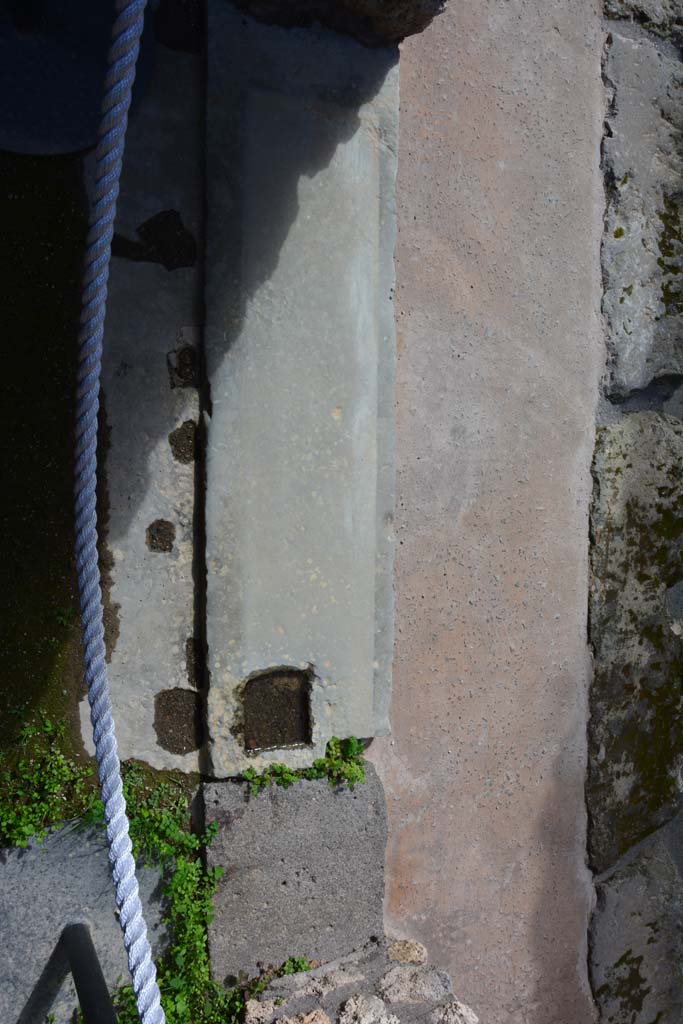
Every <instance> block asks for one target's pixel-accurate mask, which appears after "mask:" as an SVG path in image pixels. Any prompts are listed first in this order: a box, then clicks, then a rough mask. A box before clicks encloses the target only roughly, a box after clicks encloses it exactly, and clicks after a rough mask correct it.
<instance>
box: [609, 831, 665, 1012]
mask: <svg viewBox="0 0 683 1024" xmlns="http://www.w3.org/2000/svg"><path fill="white" fill-rule="evenodd" d="M596 892H597V906H596V909H595V913H594V915H593V920H592V922H591V943H590V944H591V951H592V961H593V962H592V976H593V991H594V993H595V1000H596V1003H597V1005H598V1009H599V1011H600V1019H601V1020H603V1021H611V1022H614V1024H631V1022H640V1021H647V1022H650V1021H657V1024H680V1021H681V1020H682V1019H683V975H682V974H681V972H680V971H679V970H678V969H677V965H679V964H680V963H681V959H682V958H683V927H682V925H683V818H681V816H680V815H679V816H678V818H677V819H675V820H674V821H672V822H671V823H670V824H669V825H667V826H665V828H663V829H661V830H660V831H659V832H658V833H657V834H656V835H654V836H652V837H650V838H649V839H647V840H646V841H645V843H643V845H642V847H641V848H639V850H638V852H637V853H636V854H635V856H634V857H633V858H631V859H628V860H627V861H626V862H625V863H624V864H623V865H622V866H620V867H619V868H618V869H617V870H616V871H615V872H614V873H613V874H611V875H610V876H609V877H608V878H606V879H603V880H602V881H599V882H598V884H597V886H596Z"/></svg>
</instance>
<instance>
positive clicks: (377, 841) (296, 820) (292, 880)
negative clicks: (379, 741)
mask: <svg viewBox="0 0 683 1024" xmlns="http://www.w3.org/2000/svg"><path fill="white" fill-rule="evenodd" d="M366 771H367V781H366V782H365V784H363V785H358V786H356V787H355V788H354V789H353V790H351V789H347V788H336V789H332V788H331V787H330V786H329V784H328V782H327V780H325V779H320V780H318V781H313V782H298V783H296V784H295V785H293V786H292V787H290V788H289V789H286V790H285V789H280V788H278V787H276V786H272V787H271V788H270V789H267V790H266V791H265V792H263V793H260V794H259V795H258V796H255V797H250V796H248V788H247V786H246V785H245V784H243V783H235V782H226V783H215V784H211V785H207V786H206V787H205V788H204V801H205V806H206V817H207V820H208V821H209V822H215V823H216V824H217V825H218V827H219V831H218V835H217V837H216V839H215V840H214V842H213V843H212V845H211V846H210V847H209V849H208V852H207V856H208V860H209V863H210V864H211V865H220V866H221V867H223V868H224V869H225V873H224V875H223V877H222V878H221V880H220V882H219V885H218V891H217V893H216V897H215V901H214V904H215V910H216V912H215V916H214V919H213V921H212V923H211V926H210V929H209V944H210V950H211V965H212V970H213V973H214V976H215V977H216V978H217V979H219V980H221V981H222V980H223V979H224V978H226V977H227V976H238V975H239V973H240V972H241V971H246V972H248V973H252V974H253V973H254V972H256V971H257V970H258V968H259V967H261V966H265V967H267V966H269V965H272V966H279V965H280V964H281V963H283V962H284V961H285V960H286V959H287V958H288V957H289V956H293V955H297V956H307V957H309V958H311V959H313V958H316V959H322V960H330V959H332V958H334V957H337V956H340V955H342V954H343V953H347V952H349V951H350V950H352V949H357V948H359V947H361V946H362V945H363V944H364V943H366V942H367V941H368V939H370V938H371V936H373V935H374V936H380V935H381V934H382V932H383V919H382V900H383V895H384V847H385V843H386V817H385V807H384V796H383V793H382V788H381V785H380V783H379V780H378V778H377V776H376V774H375V771H374V769H373V768H372V767H371V766H370V765H368V766H367V769H366Z"/></svg>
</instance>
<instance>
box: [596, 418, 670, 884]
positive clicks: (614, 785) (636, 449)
mask: <svg viewBox="0 0 683 1024" xmlns="http://www.w3.org/2000/svg"><path fill="white" fill-rule="evenodd" d="M595 476H596V480H597V487H596V494H595V499H594V504H593V510H592V528H593V548H592V569H593V583H592V593H591V598H590V619H591V635H592V641H593V646H594V654H595V676H594V681H593V687H592V691H591V720H590V729H589V775H588V785H587V799H588V808H589V814H590V818H591V829H590V835H589V846H590V856H591V861H592V865H593V867H594V869H595V870H597V871H599V872H600V871H604V870H606V869H607V868H608V867H610V866H611V865H612V864H614V863H615V862H616V860H617V859H618V858H619V857H620V856H621V855H622V854H624V853H625V852H626V851H627V850H628V849H629V848H630V847H631V846H632V845H633V844H634V843H636V842H637V841H638V840H640V839H642V838H643V837H644V836H646V835H648V834H649V833H650V832H652V831H653V830H654V829H656V828H658V827H659V826H660V825H662V824H664V823H665V822H666V821H668V820H669V819H670V818H671V817H672V815H674V814H675V813H676V811H677V809H678V808H679V807H680V806H681V782H680V779H681V770H682V769H683V701H682V697H681V669H682V667H683V640H682V634H683V614H682V613H681V602H680V601H679V594H680V581H681V579H682V578H683V505H682V504H681V485H682V483H683V479H682V478H683V423H681V421H680V420H677V419H674V418H673V417H669V416H664V415H661V414H659V413H655V412H642V413H633V414H631V415H629V416H627V417H625V418H624V419H622V420H621V422H619V423H617V424H614V425H612V426H610V427H607V428H603V429H602V430H601V431H600V432H599V435H598V443H597V450H596V458H595Z"/></svg>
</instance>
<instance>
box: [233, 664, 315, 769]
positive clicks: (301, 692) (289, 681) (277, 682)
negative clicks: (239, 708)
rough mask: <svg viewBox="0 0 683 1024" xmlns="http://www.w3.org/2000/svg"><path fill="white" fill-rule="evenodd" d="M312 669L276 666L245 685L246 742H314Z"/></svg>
mask: <svg viewBox="0 0 683 1024" xmlns="http://www.w3.org/2000/svg"><path fill="white" fill-rule="evenodd" d="M311 679H312V673H311V672H310V671H309V670H306V671H301V670H299V669H288V668H276V669H272V670H271V671H269V672H261V673H260V674H259V675H257V676H254V678H252V679H250V680H249V681H248V682H247V684H246V685H245V687H244V696H243V698H242V700H243V708H244V744H245V747H246V749H247V750H265V749H268V748H272V747H289V746H294V745H296V744H301V743H311V741H312V736H311Z"/></svg>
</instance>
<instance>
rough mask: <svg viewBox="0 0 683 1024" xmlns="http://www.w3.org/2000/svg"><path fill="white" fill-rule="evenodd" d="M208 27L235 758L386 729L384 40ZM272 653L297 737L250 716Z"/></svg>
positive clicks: (223, 544)
mask: <svg viewBox="0 0 683 1024" xmlns="http://www.w3.org/2000/svg"><path fill="white" fill-rule="evenodd" d="M208 40H209V43H208V46H209V53H208V102H207V189H208V207H207V214H208V216H207V288H206V334H205V337H206V362H207V372H208V378H209V385H210V398H211V415H210V417H209V418H208V427H207V433H208V445H207V482H206V485H207V492H206V535H207V638H208V658H209V662H208V667H209V672H210V690H209V700H208V727H209V735H210V758H211V765H212V771H213V773H214V774H215V775H216V776H217V777H229V776H232V775H234V774H236V773H237V772H239V771H240V770H242V769H243V768H244V767H246V766H247V765H251V766H256V767H259V766H263V765H264V764H267V763H268V762H271V761H274V760H277V761H286V762H287V763H289V764H290V765H292V766H299V765H303V764H306V763H309V762H310V761H311V759H312V758H313V757H316V756H319V755H320V754H322V753H323V751H324V749H325V744H326V742H327V740H328V739H329V737H330V736H332V735H335V734H336V735H340V736H345V735H350V734H355V735H357V736H362V737H371V736H374V735H377V734H380V733H383V732H386V731H387V730H388V713H387V707H388V698H389V686H390V663H391V650H392V586H391V568H392V510H393V453H392V444H393V374H394V320H393V308H392V290H393V282H394V269H393V249H394V238H395V217H394V180H395V171H396V142H397V126H398V63H397V60H398V50H397V49H396V48H394V47H391V48H387V49H374V50H373V49H368V48H365V47H363V46H361V45H360V44H358V43H356V42H354V41H352V40H350V39H347V38H344V37H342V36H340V35H337V34H335V33H333V32H331V31H328V30H325V29H321V28H314V29H301V30H298V29H297V30H294V29H284V28H278V27H272V26H266V25H262V24H259V23H257V22H255V21H253V20H251V19H250V18H248V17H244V16H242V15H239V14H237V13H236V12H234V11H233V10H231V9H230V8H229V6H228V5H227V4H225V3H221V2H218V0H217V2H215V3H210V4H209V32H208ZM273 670H277V671H278V672H279V673H280V674H283V673H284V674H285V675H287V673H290V674H291V673H292V672H294V671H301V672H302V673H304V677H305V684H306V686H307V687H310V695H309V698H308V699H310V708H309V709H307V711H308V719H309V720H308V723H307V724H306V727H305V729H304V731H303V732H302V733H301V734H300V735H299V734H297V736H298V738H297V739H296V740H295V741H294V742H290V741H289V740H288V741H287V742H285V740H283V736H285V733H282V732H278V730H277V727H276V726H277V723H275V726H274V729H273V732H272V734H269V733H268V730H267V728H266V734H267V735H266V739H265V740H264V739H263V738H262V737H261V736H258V737H256V738H254V737H252V736H251V735H249V723H248V722H245V715H244V708H243V697H244V688H245V685H246V684H247V683H248V682H249V681H250V680H254V679H256V680H257V682H256V683H255V684H252V685H255V686H257V687H258V686H260V682H259V681H258V680H259V676H260V674H263V673H268V672H269V671H273ZM258 692H260V691H257V703H258ZM268 701H269V698H268V696H267V689H266V688H265V686H264V689H263V698H262V703H263V708H264V711H267V710H268V707H269V704H268ZM264 735H265V734H264ZM268 735H272V742H268V741H267V740H268ZM254 747H255V748H257V749H256V750H254V749H250V748H254Z"/></svg>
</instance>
